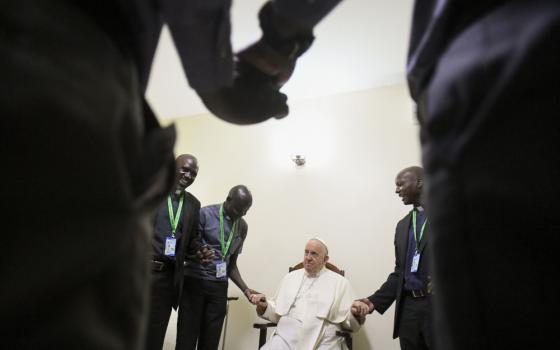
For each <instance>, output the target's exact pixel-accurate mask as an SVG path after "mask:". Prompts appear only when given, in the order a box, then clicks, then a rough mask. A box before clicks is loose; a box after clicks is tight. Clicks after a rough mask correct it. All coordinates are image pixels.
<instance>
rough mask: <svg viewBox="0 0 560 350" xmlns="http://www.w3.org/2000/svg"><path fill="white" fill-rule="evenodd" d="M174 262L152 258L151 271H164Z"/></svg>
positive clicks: (171, 266) (173, 264)
mask: <svg viewBox="0 0 560 350" xmlns="http://www.w3.org/2000/svg"><path fill="white" fill-rule="evenodd" d="M174 266H175V263H173V262H169V261H161V260H152V271H165V270H169V269H171V268H173V267H174Z"/></svg>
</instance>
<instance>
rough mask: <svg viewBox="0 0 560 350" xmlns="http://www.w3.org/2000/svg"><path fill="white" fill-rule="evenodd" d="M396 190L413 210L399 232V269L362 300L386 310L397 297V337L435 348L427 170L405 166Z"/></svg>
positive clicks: (410, 349) (405, 345)
mask: <svg viewBox="0 0 560 350" xmlns="http://www.w3.org/2000/svg"><path fill="white" fill-rule="evenodd" d="M395 184H396V186H397V189H396V193H397V194H398V195H399V197H401V198H402V201H403V203H404V204H405V205H412V206H413V208H412V211H411V212H410V213H408V214H407V215H406V216H405V217H404V218H403V219H402V220H401V221H399V223H398V224H397V229H396V233H395V271H393V272H392V273H391V274H390V275H389V277H388V278H387V281H386V282H385V283H384V284H383V285H382V286H381V288H379V289H378V290H377V291H376V292H375V293H374V294H373V295H371V296H370V297H368V298H367V299H365V298H364V299H361V301H363V302H365V303H367V304H368V305H369V312H370V313H371V312H372V311H373V310H376V311H377V312H379V313H380V314H383V313H384V312H385V311H386V310H387V309H388V308H389V307H390V306H391V304H393V302H394V301H396V304H397V305H396V308H395V326H394V331H393V338H397V337H398V338H399V341H400V345H401V349H403V350H430V349H434V346H433V336H432V304H431V295H430V293H428V288H427V287H428V282H429V278H430V277H431V276H430V259H431V256H430V247H429V244H428V243H429V238H430V233H429V232H430V231H429V225H428V218H427V216H426V214H425V211H424V207H423V206H422V205H423V196H422V190H423V187H424V171H423V169H422V168H420V167H416V166H414V167H409V168H405V169H403V170H401V171H400V172H399V174H398V175H397V177H396V179H395Z"/></svg>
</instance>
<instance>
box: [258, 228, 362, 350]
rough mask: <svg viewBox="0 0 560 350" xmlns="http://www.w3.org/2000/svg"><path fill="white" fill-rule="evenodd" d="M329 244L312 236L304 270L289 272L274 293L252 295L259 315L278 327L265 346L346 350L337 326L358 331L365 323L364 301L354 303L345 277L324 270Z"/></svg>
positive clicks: (290, 349) (278, 349)
mask: <svg viewBox="0 0 560 350" xmlns="http://www.w3.org/2000/svg"><path fill="white" fill-rule="evenodd" d="M328 260H329V255H328V248H327V245H326V244H325V243H324V241H323V240H322V239H319V238H312V239H310V240H309V242H307V244H306V246H305V254H304V258H303V267H304V269H299V270H295V271H292V272H290V273H289V274H287V275H286V276H285V277H284V278H283V279H282V282H281V283H280V287H279V288H278V291H277V292H276V295H275V296H274V297H273V298H272V299H267V298H266V296H265V295H264V294H253V295H251V301H252V302H253V303H255V304H256V305H257V314H258V315H259V316H260V317H262V318H264V319H266V320H269V321H271V322H274V323H277V324H278V326H277V327H276V330H275V332H274V334H273V335H272V337H271V338H270V339H269V341H268V342H267V343H266V344H265V345H264V346H263V347H262V348H261V349H264V350H315V349H317V350H334V349H337V350H340V349H347V347H346V344H345V343H344V339H343V338H342V337H340V336H337V335H336V332H337V331H338V330H340V329H342V328H343V329H347V330H352V331H356V330H358V329H359V328H360V326H361V324H362V323H363V322H364V319H365V318H364V316H363V315H365V314H366V313H367V310H368V309H367V305H365V304H364V303H362V302H360V301H355V297H354V292H353V291H352V288H351V287H350V283H349V282H348V280H347V279H346V278H344V277H343V276H341V275H339V274H338V273H335V272H332V271H330V270H328V269H326V268H325V264H326V263H327V261H328Z"/></svg>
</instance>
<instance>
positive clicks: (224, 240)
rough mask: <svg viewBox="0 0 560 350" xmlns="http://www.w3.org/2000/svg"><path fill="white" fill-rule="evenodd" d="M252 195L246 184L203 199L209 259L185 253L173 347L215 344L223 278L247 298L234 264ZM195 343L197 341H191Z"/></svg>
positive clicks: (187, 349) (209, 349)
mask: <svg viewBox="0 0 560 350" xmlns="http://www.w3.org/2000/svg"><path fill="white" fill-rule="evenodd" d="M252 204H253V197H252V195H251V192H250V191H249V189H247V187H245V186H243V185H238V186H235V187H233V188H232V189H231V190H230V191H229V194H228V196H227V198H226V201H225V202H224V203H222V204H214V205H209V206H206V207H204V208H202V209H201V210H200V225H199V231H200V235H201V239H202V242H203V243H205V244H207V245H208V247H209V248H210V249H211V250H212V251H213V252H214V260H213V261H212V262H211V263H209V264H204V263H201V262H200V261H199V260H198V259H197V258H195V257H187V265H186V267H185V289H184V291H183V294H182V297H181V303H180V306H179V316H178V328H179V329H180V330H181V334H179V333H177V350H194V349H195V347H196V349H198V350H216V349H217V348H218V344H219V341H220V334H221V332H222V323H223V320H224V317H225V314H226V303H227V290H228V278H231V280H232V281H233V282H234V283H235V284H236V285H237V286H238V287H239V289H241V290H242V291H243V294H245V296H246V297H247V299H249V298H250V296H251V295H252V294H254V293H256V292H255V291H253V290H252V289H250V288H248V287H247V285H246V284H245V282H244V281H243V279H242V278H241V274H240V273H239V269H238V267H237V256H238V255H239V254H240V253H241V249H242V247H243V242H244V241H245V237H246V236H247V223H246V222H245V220H244V219H243V218H242V217H243V216H245V214H246V213H247V211H248V210H249V208H250V207H251V205H252ZM197 343H198V345H197Z"/></svg>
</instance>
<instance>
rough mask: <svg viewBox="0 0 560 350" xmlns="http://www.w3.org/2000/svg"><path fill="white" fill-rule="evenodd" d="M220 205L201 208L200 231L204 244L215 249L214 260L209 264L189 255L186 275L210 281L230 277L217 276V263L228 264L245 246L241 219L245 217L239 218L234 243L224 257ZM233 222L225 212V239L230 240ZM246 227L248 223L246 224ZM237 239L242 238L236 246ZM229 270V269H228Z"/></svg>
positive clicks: (224, 279)
mask: <svg viewBox="0 0 560 350" xmlns="http://www.w3.org/2000/svg"><path fill="white" fill-rule="evenodd" d="M220 206H221V204H214V205H209V206H206V207H203V208H202V209H200V225H199V231H200V236H201V239H202V243H203V244H207V245H208V247H209V248H210V249H212V250H213V251H214V254H215V259H214V261H213V262H211V263H208V264H201V263H200V262H199V260H198V259H195V258H194V257H187V265H186V266H185V275H187V276H190V277H195V278H200V279H204V280H210V281H227V279H228V277H227V276H225V277H220V278H218V277H216V264H218V263H221V262H225V263H226V264H227V265H228V266H229V263H230V260H231V256H232V255H234V254H240V253H241V250H242V247H243V240H244V238H245V237H244V236H243V233H242V232H241V229H242V225H241V221H242V220H243V218H241V219H239V220H238V221H239V222H238V223H237V224H236V228H235V232H234V237H233V238H232V244H231V245H230V248H229V250H228V252H227V254H226V256H225V257H224V256H223V255H222V248H221V244H220ZM232 225H233V222H232V221H231V219H230V218H229V217H228V216H227V215H226V214H225V213H224V241H225V243H226V242H227V241H228V239H229V236H230V233H231V228H232ZM244 226H245V227H246V225H244ZM236 237H237V239H239V238H240V239H242V241H241V243H240V244H239V245H236V246H234V244H233V243H234V242H235V240H236ZM228 272H229V271H228Z"/></svg>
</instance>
